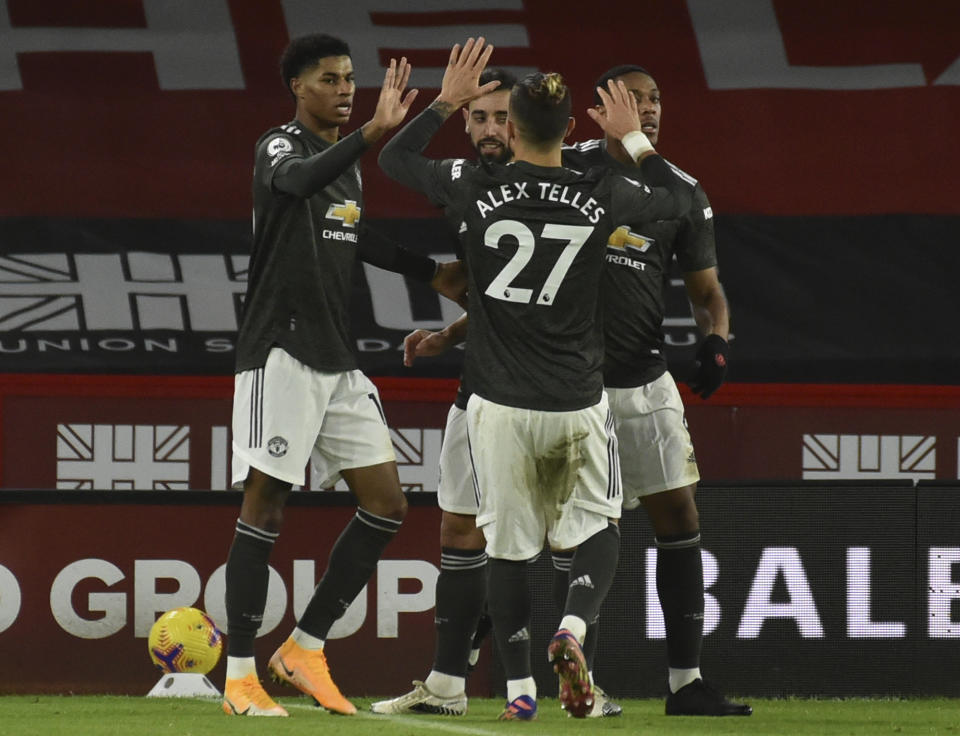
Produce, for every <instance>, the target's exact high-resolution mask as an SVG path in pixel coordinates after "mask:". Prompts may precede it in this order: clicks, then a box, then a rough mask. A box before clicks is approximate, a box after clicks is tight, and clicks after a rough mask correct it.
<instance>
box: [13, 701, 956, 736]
mask: <svg viewBox="0 0 960 736" xmlns="http://www.w3.org/2000/svg"><path fill="white" fill-rule="evenodd" d="M372 700H373V699H372V698H354V699H353V702H354V704H355V705H356V706H357V708H358V710H359V711H360V712H359V713H358V715H357V716H352V717H346V716H335V715H331V714H329V713H327V712H326V711H324V710H322V709H319V708H316V707H314V706H313V705H311V703H312V701H310V700H308V699H307V698H300V697H292V698H279V699H278V702H280V703H281V704H282V705H283V706H284V707H286V708H287V709H288V710H289V711H290V718H270V719H265V718H239V717H227V716H225V715H224V714H223V713H222V712H221V711H220V703H219V701H216V700H200V699H187V698H146V697H120V696H106V695H104V696H91V695H84V696H53V695H39V696H36V695H18V696H5V697H0V734H2V735H3V736H34V735H36V736H61V735H62V736H68V735H69V736H114V735H116V736H167V735H169V736H221V735H222V736H237V735H238V734H247V733H249V734H264V733H268V734H270V736H283V735H285V734H291V735H299V734H304V735H306V734H310V736H316V734H317V733H324V732H329V733H336V736H373V735H374V734H375V735H376V736H445V735H449V736H498V734H504V733H522V734H523V736H564V735H565V734H586V733H590V732H596V733H598V734H603V733H616V734H624V735H626V734H631V735H632V734H657V735H658V736H659V735H660V734H664V735H668V734H690V735H693V734H697V735H700V734H710V735H711V736H713V734H757V735H760V734H763V735H764V736H767V735H771V734H773V735H780V734H782V735H783V736H805V735H806V734H810V735H811V736H820V735H821V734H844V735H847V734H898V735H901V736H902V735H903V734H925V735H931V734H932V735H936V736H960V700H954V699H948V698H937V699H920V698H917V699H908V700H889V699H877V700H872V699H850V700H812V699H809V700H808V699H788V700H756V699H747V700H748V702H750V703H751V705H753V708H754V714H753V715H752V716H750V717H748V718H743V717H729V718H689V717H685V718H674V717H669V718H668V717H667V716H664V715H663V701H662V700H620V701H618V702H620V703H621V705H623V711H624V714H623V716H621V717H619V718H605V719H589V720H576V719H573V718H567V717H566V715H565V714H564V713H563V712H562V711H561V710H560V707H559V704H558V702H557V701H556V700H555V699H553V698H541V699H540V701H539V703H538V705H539V718H538V720H536V721H534V722H532V723H515V722H504V723H502V722H498V721H497V720H496V719H497V715H498V714H499V713H500V711H501V710H502V708H503V701H502V700H500V699H496V700H487V699H480V698H471V699H470V711H469V713H468V714H467V715H465V716H461V717H450V716H377V715H373V714H372V713H370V712H369V707H370V703H371V702H372Z"/></svg>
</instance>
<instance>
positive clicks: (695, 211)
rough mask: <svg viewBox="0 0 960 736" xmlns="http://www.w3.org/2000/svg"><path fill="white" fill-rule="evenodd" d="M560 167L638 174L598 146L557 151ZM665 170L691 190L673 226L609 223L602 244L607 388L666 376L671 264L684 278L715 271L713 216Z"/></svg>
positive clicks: (696, 189)
mask: <svg viewBox="0 0 960 736" xmlns="http://www.w3.org/2000/svg"><path fill="white" fill-rule="evenodd" d="M563 162H564V165H565V166H571V167H573V168H577V169H589V168H591V167H594V166H602V167H605V168H610V169H613V170H616V171H620V172H623V173H624V174H625V175H627V176H630V175H634V176H637V177H639V176H640V172H639V169H637V168H635V167H627V166H624V165H623V164H621V163H620V162H619V161H617V160H616V159H614V158H613V157H612V156H610V154H609V153H608V152H607V150H606V142H605V141H604V140H590V141H583V142H581V143H577V144H575V145H573V146H564V148H563ZM671 167H672V168H673V171H674V173H675V174H676V175H677V176H678V177H679V178H680V179H681V180H683V181H684V182H685V184H686V186H687V187H688V188H689V189H690V190H691V194H692V197H693V203H692V204H691V206H690V209H689V210H688V211H687V212H686V213H685V214H684V215H683V217H680V218H678V219H671V220H656V221H648V222H646V223H644V224H643V227H641V228H636V227H631V226H630V225H629V223H626V222H622V223H615V224H616V226H617V227H616V229H615V230H614V232H613V234H612V235H611V236H610V240H609V241H608V243H607V254H606V268H605V270H604V274H603V281H602V283H603V287H602V290H603V291H602V293H603V303H604V335H605V340H606V360H605V365H604V383H605V385H607V386H611V387H621V388H622V387H630V386H641V385H643V384H646V383H649V382H650V381H653V380H654V379H656V378H658V377H659V376H660V375H661V374H662V373H663V372H664V371H666V369H667V363H666V358H665V357H664V355H663V342H664V336H663V320H664V316H665V306H664V286H665V281H666V280H667V279H668V278H669V271H670V263H671V260H672V258H673V256H674V255H676V257H677V262H678V263H679V265H680V269H681V270H682V271H684V272H689V271H700V270H703V269H705V268H710V267H712V266H716V265H717V254H716V244H715V241H714V226H713V212H712V210H711V208H710V202H709V201H708V200H707V195H706V194H705V193H704V191H703V188H702V187H701V186H700V184H699V183H698V182H697V180H696V179H694V178H693V177H691V176H690V175H689V174H687V173H685V172H683V171H681V170H680V169H678V168H677V167H676V166H673V164H671ZM641 180H642V179H641Z"/></svg>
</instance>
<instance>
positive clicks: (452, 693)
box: [423, 670, 467, 698]
mask: <svg viewBox="0 0 960 736" xmlns="http://www.w3.org/2000/svg"><path fill="white" fill-rule="evenodd" d="M423 684H424V685H426V686H427V690H429V691H430V692H432V693H433V694H434V695H437V696H439V697H441V698H454V697H456V696H457V695H460V694H461V693H463V691H464V690H465V689H466V687H467V678H466V677H457V676H456V675H447V674H444V673H443V672H437V671H436V670H430V674H429V675H427V679H426V680H424V681H423Z"/></svg>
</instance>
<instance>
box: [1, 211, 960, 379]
mask: <svg viewBox="0 0 960 736" xmlns="http://www.w3.org/2000/svg"><path fill="white" fill-rule="evenodd" d="M373 224H374V226H375V227H376V228H377V229H378V230H380V231H382V232H384V233H385V234H388V235H390V236H392V237H393V238H395V239H396V240H397V241H399V242H401V243H403V244H404V245H406V246H407V247H408V248H410V249H411V250H414V251H416V252H420V253H425V254H430V255H434V256H435V257H437V258H438V259H440V260H448V259H452V258H453V257H454V256H453V253H454V244H453V241H452V238H451V236H450V233H449V230H448V228H447V226H446V224H445V223H444V222H442V221H441V220H440V219H410V220H380V221H375V222H374V223H373ZM958 241H960V217H950V216H921V215H890V216H875V217H807V218H799V217H760V216H756V217H751V216H728V217H723V216H719V217H718V218H717V242H718V249H719V257H720V276H721V281H722V282H723V284H724V286H725V289H726V292H727V296H728V299H729V302H730V305H731V311H732V315H733V322H732V325H733V335H734V336H733V338H732V341H731V342H732V352H731V358H730V374H729V380H731V381H744V382H790V381H802V382H838V383H844V382H854V383H932V384H948V383H949V384H952V383H957V382H958V381H960V370H958V368H960V342H958V341H957V340H956V339H955V333H956V330H955V328H954V326H953V325H952V324H950V320H951V318H952V316H953V315H954V314H955V313H956V305H955V293H954V292H955V290H954V285H953V284H952V281H951V279H952V275H953V274H955V273H957V271H958V268H960V258H958V256H957V251H956V244H957V242H958ZM249 248H250V233H249V224H248V223H246V222H239V221H234V220H226V221H214V220H71V219H46V218H8V219H2V220H0V332H2V335H0V370H2V371H5V372H56V373H60V372H69V373H149V374H156V373H160V374H187V375H203V374H230V373H232V372H233V360H234V355H233V345H234V339H235V335H236V327H237V317H238V314H239V310H240V307H241V303H242V298H243V293H244V291H245V289H246V278H247V263H248V260H249ZM666 292H667V315H666V321H665V324H664V332H665V335H666V340H667V345H666V354H667V356H668V359H669V361H670V365H671V369H672V370H673V371H674V373H675V375H677V376H678V377H679V378H681V379H682V378H684V377H685V376H686V375H687V374H688V373H689V371H690V370H691V361H692V358H693V354H694V351H695V346H696V344H697V342H698V340H699V333H698V331H697V328H696V325H695V323H694V321H693V318H692V316H691V314H690V308H689V304H688V302H687V297H686V292H685V289H684V287H683V281H682V278H680V275H679V274H675V275H674V277H673V278H671V279H670V280H669V282H668V284H667V285H666ZM460 314H461V310H460V309H459V307H457V306H456V305H454V304H453V303H452V302H449V301H447V300H445V299H442V298H440V297H438V296H437V295H436V294H434V293H433V292H432V291H431V290H430V289H429V288H428V287H427V286H426V285H424V284H420V283H415V282H412V281H410V280H409V279H405V278H404V277H402V276H399V275H397V274H392V273H387V272H384V271H380V270H379V269H376V268H374V267H372V266H368V265H366V264H364V265H363V266H362V267H361V268H358V269H357V280H356V289H355V290H354V293H353V302H352V317H353V329H354V337H355V341H356V343H355V344H356V349H357V353H358V356H359V360H360V365H361V368H362V369H363V370H364V371H365V372H366V373H368V374H370V375H378V376H423V377H450V378H454V377H456V376H457V375H458V374H459V370H460V365H461V353H460V352H459V351H453V352H451V353H449V354H448V355H445V356H442V357H438V358H431V359H429V360H423V361H421V362H420V363H419V364H418V365H417V366H415V367H414V368H412V369H407V368H404V367H403V366H402V364H401V346H402V343H403V338H404V336H405V335H406V334H407V333H409V332H410V331H411V330H413V329H414V328H416V327H424V328H428V329H438V328H440V327H441V326H443V325H444V324H446V323H448V322H450V321H452V320H453V319H455V318H456V317H458V316H459V315H460Z"/></svg>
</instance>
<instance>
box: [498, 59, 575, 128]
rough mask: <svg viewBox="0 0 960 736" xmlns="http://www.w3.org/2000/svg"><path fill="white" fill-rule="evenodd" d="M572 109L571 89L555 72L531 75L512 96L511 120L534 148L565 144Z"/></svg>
mask: <svg viewBox="0 0 960 736" xmlns="http://www.w3.org/2000/svg"><path fill="white" fill-rule="evenodd" d="M571 106H572V103H571V99H570V88H569V87H567V85H566V83H565V82H564V81H563V77H561V76H560V75H559V74H557V73H556V72H550V73H547V74H544V73H543V72H534V73H533V74H528V75H527V76H525V77H524V78H523V79H521V80H520V81H519V82H517V84H516V85H515V86H514V88H513V90H512V91H511V92H510V119H511V120H513V124H514V126H516V128H517V130H518V132H519V133H520V134H521V135H522V136H523V137H524V138H525V139H527V140H528V141H529V142H530V143H533V144H546V143H553V142H555V141H558V140H562V139H563V136H564V134H565V133H566V132H567V122H568V121H569V120H570V110H571Z"/></svg>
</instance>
